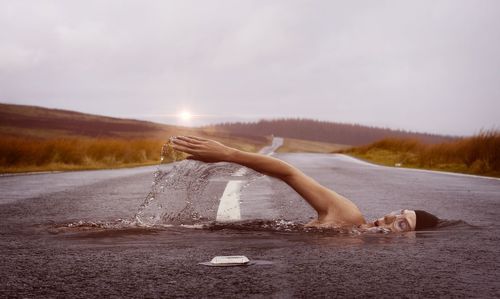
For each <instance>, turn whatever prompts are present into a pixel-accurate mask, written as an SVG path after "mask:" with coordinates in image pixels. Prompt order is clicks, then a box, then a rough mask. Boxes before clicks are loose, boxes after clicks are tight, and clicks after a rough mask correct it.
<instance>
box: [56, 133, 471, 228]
mask: <svg viewBox="0 0 500 299" xmlns="http://www.w3.org/2000/svg"><path fill="white" fill-rule="evenodd" d="M183 158H184V155H183V154H182V153H180V152H177V151H175V150H174V149H173V148H172V146H171V141H169V142H167V143H165V144H164V145H163V147H162V149H161V155H160V164H159V165H158V167H157V169H156V170H155V171H154V173H153V182H152V184H151V189H150V191H149V192H148V194H147V195H146V197H145V198H144V200H143V202H142V203H141V204H140V205H139V207H138V208H137V211H136V212H135V214H134V215H133V216H132V217H131V218H126V219H122V218H119V219H115V220H111V221H110V220H107V221H88V220H78V221H73V222H70V223H59V224H56V225H54V226H52V227H50V228H49V230H50V231H51V232H53V233H54V232H68V231H91V230H103V229H105V230H128V229H132V230H134V229H136V228H142V229H146V230H147V229H164V228H171V227H174V226H179V227H184V228H195V229H208V230H212V231H213V230H223V229H231V230H237V231H281V232H292V231H294V232H307V233H328V234H350V235H359V234H362V233H382V234H387V233H390V231H389V230H387V229H384V228H380V227H373V228H370V229H363V230H362V229H359V228H357V227H345V228H310V227H305V226H304V225H303V224H302V223H300V222H297V221H289V220H286V219H284V217H283V214H286V213H285V212H287V211H288V212H290V211H289V209H288V208H287V207H286V205H284V204H282V205H280V210H281V211H283V213H282V215H280V217H278V218H277V219H250V220H245V221H233V222H223V223H220V222H217V221H216V219H215V212H216V211H217V208H218V206H219V197H218V196H214V195H211V196H210V195H208V194H209V192H206V189H207V186H208V185H209V184H210V183H211V182H227V181H229V180H243V181H245V183H244V185H243V187H242V189H241V190H240V192H243V191H244V189H245V188H247V187H249V186H250V185H251V184H252V183H253V182H255V181H256V180H258V179H260V178H262V177H263V175H262V174H260V173H258V172H255V171H253V170H251V169H249V168H246V167H243V166H241V165H238V164H234V163H225V162H221V163H203V162H200V161H196V160H188V159H187V160H181V159H183ZM179 160H180V161H179ZM166 161H171V163H165V162H166ZM274 183H281V182H274ZM292 201H293V200H287V201H286V202H287V203H291V202H292ZM454 226H457V227H469V228H470V227H473V226H470V225H469V224H467V223H466V222H464V221H460V220H459V221H442V222H441V224H440V227H454ZM134 231H135V230H134Z"/></svg>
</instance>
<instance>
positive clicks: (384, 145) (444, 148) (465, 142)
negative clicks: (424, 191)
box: [344, 130, 500, 176]
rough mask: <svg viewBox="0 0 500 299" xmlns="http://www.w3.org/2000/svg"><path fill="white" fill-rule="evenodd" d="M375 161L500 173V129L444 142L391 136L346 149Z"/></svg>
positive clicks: (493, 173) (357, 155)
mask: <svg viewBox="0 0 500 299" xmlns="http://www.w3.org/2000/svg"><path fill="white" fill-rule="evenodd" d="M344 152H345V153H348V154H352V155H354V156H356V157H359V158H362V159H367V160H370V161H373V162H375V163H380V164H384V165H391V166H394V165H396V164H398V165H400V166H403V167H415V168H427V169H436V170H446V171H454V172H463V173H470V174H479V175H490V176H500V131H498V130H489V131H482V132H480V133H479V134H477V135H475V136H472V137H468V138H463V139H459V140H456V141H451V142H445V143H440V144H432V145H431V144H424V143H422V142H420V141H418V140H416V139H395V138H388V139H383V140H381V141H378V142H375V143H372V144H370V145H367V146H361V147H356V148H352V149H350V150H346V151H344Z"/></svg>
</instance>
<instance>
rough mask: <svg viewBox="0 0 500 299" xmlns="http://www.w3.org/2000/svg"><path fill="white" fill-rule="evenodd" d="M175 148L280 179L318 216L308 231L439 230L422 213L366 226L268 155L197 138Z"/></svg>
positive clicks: (351, 209) (176, 142) (352, 210)
mask: <svg viewBox="0 0 500 299" xmlns="http://www.w3.org/2000/svg"><path fill="white" fill-rule="evenodd" d="M171 140H172V143H173V145H172V146H173V148H174V149H175V150H178V151H182V152H185V153H187V154H190V156H189V157H188V159H193V160H198V161H203V162H207V163H214V162H232V163H237V164H240V165H243V166H246V167H248V168H251V169H253V170H255V171H258V172H260V173H263V174H265V175H269V176H272V177H275V178H278V179H280V180H282V181H283V182H285V183H286V184H288V185H289V186H290V187H292V188H293V189H294V190H295V191H296V192H297V193H298V194H299V195H300V196H302V198H304V199H305V200H306V201H307V202H308V203H309V205H311V206H312V207H313V208H314V210H316V212H317V213H318V218H317V219H315V220H313V221H311V222H309V223H308V224H306V226H309V227H319V228H321V227H346V226H357V227H359V228H363V229H370V228H373V227H378V228H380V229H385V230H390V231H393V232H406V231H414V230H422V229H427V228H432V227H435V226H437V224H438V218H437V217H436V216H434V215H432V214H430V213H428V212H425V211H421V210H407V209H405V210H400V211H396V212H392V213H389V214H387V215H385V216H384V217H381V218H379V219H376V220H374V221H371V222H367V221H366V220H365V218H364V216H363V214H362V213H361V212H360V210H359V209H358V207H357V206H356V205H355V204H354V203H353V202H352V201H350V200H349V199H347V198H346V197H344V196H342V195H340V194H338V193H337V192H335V191H333V190H330V189H328V188H326V187H325V186H322V185H321V184H319V183H318V182H316V181H315V180H314V179H313V178H311V177H309V176H307V175H306V174H304V173H303V172H302V171H300V170H299V169H297V168H296V167H294V166H292V165H290V164H288V163H286V162H284V161H282V160H279V159H277V158H274V157H270V156H267V155H262V154H256V153H249V152H245V151H241V150H238V149H235V148H231V147H228V146H225V145H223V144H222V143H220V142H217V141H214V140H210V139H204V138H200V137H195V136H178V137H175V138H172V139H171Z"/></svg>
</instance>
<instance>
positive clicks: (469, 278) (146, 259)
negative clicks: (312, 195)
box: [0, 154, 500, 298]
mask: <svg viewBox="0 0 500 299" xmlns="http://www.w3.org/2000/svg"><path fill="white" fill-rule="evenodd" d="M275 156H276V157H278V158H281V159H283V160H285V161H288V162H289V163H291V164H293V165H295V166H297V167H299V168H300V169H302V170H303V171H305V172H306V173H307V174H309V175H311V176H313V177H314V178H315V179H317V180H318V181H319V182H320V183H322V184H324V185H326V186H328V187H330V188H332V189H334V190H336V191H337V192H339V193H341V194H343V195H344V196H346V197H348V198H350V199H352V200H353V201H354V202H355V203H356V204H357V205H358V206H359V208H360V209H361V211H362V212H363V213H365V216H366V217H367V218H375V217H377V216H380V215H383V214H385V213H386V212H390V211H392V210H398V209H403V208H409V209H413V208H415V209H425V210H428V211H430V212H432V213H435V214H436V215H438V216H439V217H440V218H443V219H448V220H450V221H449V222H448V223H449V225H447V226H444V227H442V228H440V229H437V230H432V231H424V232H410V233H404V234H382V233H379V234H377V233H375V234H373V233H372V234H353V233H345V232H338V231H323V232H320V231H313V232H311V231H309V232H307V231H303V230H300V229H297V225H298V224H300V223H305V222H307V221H309V220H310V218H311V217H314V213H313V211H312V210H311V208H310V207H308V206H307V204H306V203H305V202H304V201H303V200H302V199H301V198H300V197H299V196H298V195H296V194H295V193H294V192H293V190H291V189H290V188H289V187H288V186H286V185H285V184H283V183H281V182H279V181H277V180H274V179H270V178H267V177H260V178H258V179H256V180H254V181H253V182H252V183H251V184H249V185H247V186H246V187H245V188H243V189H242V190H241V192H240V193H241V194H239V199H238V204H239V205H238V207H239V214H238V217H240V219H241V221H240V222H238V223H237V224H232V225H229V224H221V225H212V226H209V227H208V228H202V229H200V228H192V227H184V226H179V225H177V226H171V227H169V226H163V227H162V226H155V227H153V228H141V227H135V226H132V225H131V226H129V227H112V226H110V227H107V228H103V226H102V225H101V226H100V225H98V224H99V223H101V224H102V223H116V221H117V219H131V218H132V217H133V216H134V214H135V213H136V212H137V210H138V207H139V205H141V203H143V201H144V198H145V196H146V195H147V194H148V192H150V190H151V182H152V180H153V172H154V170H155V167H143V168H135V169H124V170H105V171H82V172H68V173H57V174H39V175H26V176H7V177H0V191H1V195H0V255H1V263H0V276H1V279H0V297H2V298H3V297H23V298H30V297H59V298H63V297H64V298H79V297H82V298H84V297H87V298H88V297H101V298H102V297H111V298H112V297H115V298H118V297H141V298H143V297H147V298H155V297H216V298H224V297H227V298H231V297H257V298H262V297H265V298H269V297H273V298H290V297H308V298H311V297H389V296H397V297H441V296H451V297H477V298H490V297H499V296H500V270H499V268H500V267H499V266H500V263H499V259H500V258H499V250H500V249H499V248H500V236H499V232H500V224H499V220H500V181H499V180H495V179H487V178H478V177H471V176H457V175H450V174H443V173H433V172H421V171H414V170H407V169H396V168H387V167H380V166H374V165H370V164H366V163H362V162H359V161H357V160H354V159H352V158H349V157H346V156H342V155H327V154H275ZM227 180H231V178H229V179H227ZM227 180H223V179H219V180H213V181H211V182H210V184H209V185H208V186H207V187H206V188H205V189H204V192H203V193H204V196H205V197H206V198H207V200H208V201H212V202H216V201H217V200H218V198H219V197H221V196H222V194H223V193H224V190H225V188H226V187H227ZM214 198H215V201H214ZM175 200H177V201H183V200H184V199H183V198H181V197H178V198H176V199H175ZM166 209H168V207H167V208H166ZM204 211H205V213H206V215H205V216H206V217H207V218H208V219H212V220H214V219H215V218H216V214H217V212H218V211H217V209H204ZM219 212H220V211H219ZM79 223H84V225H78V224H79ZM93 223H96V225H95V226H93ZM298 227H300V225H298ZM217 255H245V256H247V257H248V258H250V259H251V260H265V261H268V262H271V264H267V265H251V266H245V267H207V266H202V265H199V264H198V263H199V262H206V261H209V260H210V259H211V258H212V257H214V256H217Z"/></svg>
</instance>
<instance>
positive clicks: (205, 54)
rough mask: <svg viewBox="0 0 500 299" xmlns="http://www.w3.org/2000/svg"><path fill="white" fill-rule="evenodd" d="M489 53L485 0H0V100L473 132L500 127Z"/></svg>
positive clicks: (105, 110) (139, 113) (498, 76)
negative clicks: (301, 118)
mask: <svg viewBox="0 0 500 299" xmlns="http://www.w3.org/2000/svg"><path fill="white" fill-rule="evenodd" d="M499 53H500V1H496V0H493V1H488V0H481V1H474V0H471V1H459V0H450V1H439V0H431V1H423V0H415V1H401V0H397V1H373V0H367V1H351V0H349V1H347V0H346V1H331V0H327V1H306V0H304V1H291V0H284V1H258V0H256V1H234V0H230V1H206V0H199V1H186V0H179V1H160V0H159V1H123V0H119V1H101V0H98V1H89V0H85V1H83V0H82V1H69V0H61V1H42V0H36V1H21V0H12V1H5V0H0V102H7V103H17V104H29V105H39V106H45V107H53V108H63V109H70V110H78V111H82V112H88V113H94V114H102V115H111V116H120V117H131V118H140V119H148V120H153V121H158V122H166V123H174V124H175V123H183V124H187V125H189V124H190V125H197V124H206V123H213V122H219V121H226V120H238V121H250V120H257V119H260V118H273V117H305V118H314V119H320V120H328V121H337V122H346V123H360V124H365V125H373V126H384V127H391V128H399V129H407V130H414V131H423V132H433V133H444V134H458V135H467V134H473V133H476V132H478V131H479V130H480V129H481V128H484V129H491V128H499V127H500V54H499ZM182 110H188V111H190V112H191V113H192V114H194V115H195V116H196V117H195V118H194V119H192V120H191V121H190V122H187V121H184V122H180V121H178V120H177V119H176V118H175V116H176V115H177V114H178V113H179V112H180V111H182Z"/></svg>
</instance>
